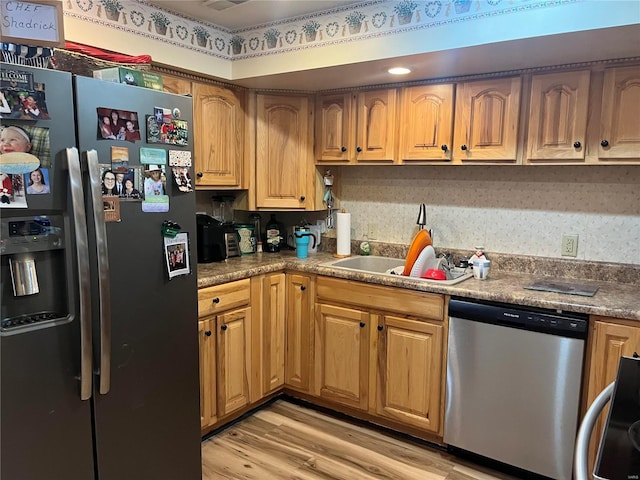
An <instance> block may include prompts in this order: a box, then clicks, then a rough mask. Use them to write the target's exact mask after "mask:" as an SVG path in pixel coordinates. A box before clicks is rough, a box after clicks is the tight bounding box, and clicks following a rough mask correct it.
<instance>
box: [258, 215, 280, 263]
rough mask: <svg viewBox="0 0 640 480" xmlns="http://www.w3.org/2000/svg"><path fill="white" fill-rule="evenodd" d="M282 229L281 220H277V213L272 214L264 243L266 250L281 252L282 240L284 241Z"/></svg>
mask: <svg viewBox="0 0 640 480" xmlns="http://www.w3.org/2000/svg"><path fill="white" fill-rule="evenodd" d="M282 233H283V232H282V231H281V226H280V222H278V221H277V220H276V214H275V213H272V214H271V219H270V220H269V221H268V222H267V231H266V235H265V239H264V243H263V249H264V251H265V252H271V253H275V252H279V251H280V242H281V241H282Z"/></svg>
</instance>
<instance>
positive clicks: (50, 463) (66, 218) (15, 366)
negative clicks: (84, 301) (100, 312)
mask: <svg viewBox="0 0 640 480" xmlns="http://www.w3.org/2000/svg"><path fill="white" fill-rule="evenodd" d="M0 69H2V70H3V72H2V73H3V77H4V74H5V72H6V73H7V75H8V76H12V75H22V74H26V77H30V78H32V79H33V81H34V82H37V83H38V84H40V87H38V88H42V89H43V91H45V93H46V106H47V108H48V113H49V116H50V119H39V120H36V121H29V122H24V121H23V124H24V125H29V126H31V127H38V128H42V129H43V132H45V133H46V134H43V135H41V136H40V137H39V142H45V143H46V142H47V141H48V143H49V150H50V152H51V158H46V157H44V156H42V155H41V158H40V160H41V162H43V164H44V165H46V168H48V173H49V186H50V192H51V193H49V194H44V195H30V194H28V193H27V197H26V201H27V204H28V205H27V208H25V209H2V210H0V217H2V219H3V220H5V219H11V217H15V216H16V215H17V216H20V217H29V218H34V217H37V216H41V217H40V218H49V219H50V220H51V222H52V225H54V224H55V225H57V226H58V227H57V228H60V229H62V230H64V232H65V246H64V248H60V249H58V250H51V251H49V252H37V254H38V255H40V257H39V260H38V261H37V262H36V265H37V268H38V269H39V271H38V282H39V286H40V292H39V293H38V294H36V295H31V296H27V297H21V299H18V298H15V297H13V293H12V292H11V280H10V278H6V277H5V276H2V278H0V289H1V298H0V306H1V308H2V318H5V317H6V316H9V317H10V316H12V315H15V314H19V313H21V312H24V311H25V310H26V311H27V312H28V311H32V310H33V309H34V308H35V309H45V305H47V304H51V305H55V309H54V311H56V312H58V313H59V312H62V313H65V309H67V310H68V312H66V313H68V315H67V317H66V318H62V319H61V320H60V321H58V320H56V321H55V322H54V323H49V324H46V325H45V324H43V325H42V326H43V327H44V328H40V329H31V330H29V329H25V330H23V331H21V332H17V333H12V332H11V331H9V330H7V331H4V330H3V331H2V332H0V365H1V369H2V371H1V375H0V405H1V407H2V408H1V409H0V432H1V435H2V441H1V442H0V478H2V479H32V478H34V479H35V478H38V479H40V478H41V479H45V478H46V479H48V480H68V479H93V478H94V463H93V443H92V441H91V438H92V428H91V403H90V401H88V400H87V401H82V400H81V398H80V394H81V387H80V382H79V379H80V373H81V370H82V368H81V360H80V358H81V349H80V345H81V342H80V322H81V316H82V315H81V313H80V312H81V309H80V306H79V304H78V294H77V283H78V279H77V276H78V274H77V268H78V265H77V260H76V257H75V252H74V245H73V242H74V239H75V238H76V232H75V231H74V223H73V221H72V218H71V213H72V210H73V206H72V204H71V202H70V201H69V187H70V185H69V184H70V182H69V175H68V171H67V169H68V163H67V154H66V153H67V152H66V148H67V147H73V146H74V145H75V143H76V140H75V129H74V113H73V108H72V104H73V94H72V83H71V75H70V74H68V73H64V72H57V71H52V70H43V69H38V68H29V67H24V66H20V65H9V64H4V63H0ZM10 72H14V73H10ZM13 122H14V121H13V120H12V119H5V118H3V119H2V124H3V125H7V124H11V123H13ZM45 139H48V140H45ZM55 218H59V219H60V222H59V224H58V223H57V222H54V219H55ZM45 253H47V254H49V253H50V254H51V255H49V256H46V255H44V254H45ZM6 257H7V255H4V254H2V255H0V259H1V262H2V268H3V269H4V262H5V261H7V259H6ZM48 262H50V265H49V266H50V267H51V266H52V265H53V266H55V267H52V268H49V269H48V270H49V272H50V275H45V274H44V272H45V271H46V270H47V263H48ZM3 272H4V270H3ZM65 275H66V276H67V278H66V280H65V278H64V277H65ZM22 299H25V301H24V302H23V301H22ZM89 355H90V352H89ZM89 360H90V358H89ZM84 369H85V372H87V373H88V374H89V378H88V380H89V382H91V368H90V365H88V364H85V367H84ZM88 386H89V389H88V392H89V393H90V392H91V389H90V383H89V384H88ZM85 388H86V387H85Z"/></svg>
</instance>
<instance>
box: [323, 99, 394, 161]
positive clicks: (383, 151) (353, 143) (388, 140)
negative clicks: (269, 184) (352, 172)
mask: <svg viewBox="0 0 640 480" xmlns="http://www.w3.org/2000/svg"><path fill="white" fill-rule="evenodd" d="M396 96H397V93H396V89H383V90H371V91H365V92H360V93H353V92H352V93H344V94H331V95H321V96H319V97H318V98H317V99H316V111H317V112H318V113H317V116H316V117H317V118H316V128H315V134H316V135H315V141H316V151H315V158H316V163H318V164H329V163H331V164H338V165H339V164H345V165H346V164H351V165H356V164H358V163H370V164H371V163H385V164H390V163H393V161H394V154H395V149H396V133H395V132H396V128H397V124H396V120H397V119H396V108H397V107H396V103H397V100H396Z"/></svg>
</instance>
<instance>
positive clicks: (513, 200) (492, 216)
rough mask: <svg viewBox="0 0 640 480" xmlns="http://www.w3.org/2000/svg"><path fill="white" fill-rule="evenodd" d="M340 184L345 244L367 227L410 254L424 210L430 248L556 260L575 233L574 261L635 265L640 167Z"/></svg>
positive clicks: (397, 176)
mask: <svg viewBox="0 0 640 480" xmlns="http://www.w3.org/2000/svg"><path fill="white" fill-rule="evenodd" d="M341 183H342V202H341V207H342V208H345V209H346V210H347V211H349V212H351V226H352V238H353V239H361V238H363V236H364V235H365V234H367V231H368V228H369V224H370V223H373V224H374V227H375V230H377V235H376V239H375V240H378V241H382V242H387V243H401V244H409V243H410V242H411V239H412V238H413V235H414V234H415V232H416V231H417V227H416V219H417V217H418V208H419V204H420V203H425V204H426V206H427V222H428V224H427V228H431V229H433V232H434V244H435V245H436V246H438V247H447V248H455V249H469V250H471V249H472V247H473V246H474V245H478V244H480V245H483V246H484V247H485V248H486V249H487V251H493V252H500V253H514V254H522V255H536V256H544V257H560V246H561V239H562V234H563V233H572V234H573V233H576V234H578V235H579V242H578V257H577V258H578V259H581V260H591V261H604V262H619V263H632V264H636V265H640V251H639V250H640V166H575V167H572V166H562V167H561V166H549V167H546V166H535V167H522V166H498V167H483V166H442V167H440V166H433V167H431V166H393V167H392V166H388V167H345V168H343V169H342V179H341ZM370 239H371V238H370ZM371 240H373V239H371Z"/></svg>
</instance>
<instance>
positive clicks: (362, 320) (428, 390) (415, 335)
mask: <svg viewBox="0 0 640 480" xmlns="http://www.w3.org/2000/svg"><path fill="white" fill-rule="evenodd" d="M317 295H318V302H317V303H316V315H315V320H316V321H315V342H314V343H315V348H314V351H315V358H314V362H315V379H314V391H313V393H314V394H315V395H317V396H318V397H320V398H323V399H326V400H328V401H331V402H335V403H336V404H341V405H346V406H349V407H352V408H356V409H360V410H363V411H366V412H367V413H368V414H370V415H374V416H377V417H382V418H386V419H389V420H392V421H394V422H395V423H397V424H403V425H407V426H410V427H416V428H418V429H420V430H422V431H425V432H429V433H433V434H435V435H441V434H442V417H443V394H442V388H443V384H444V365H445V362H444V355H445V331H446V318H445V301H444V296H443V295H437V294H431V293H421V292H412V291H410V290H406V289H403V288H394V287H383V286H380V285H371V284H366V283H360V282H351V281H346V280H341V279H336V278H328V277H318V281H317Z"/></svg>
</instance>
